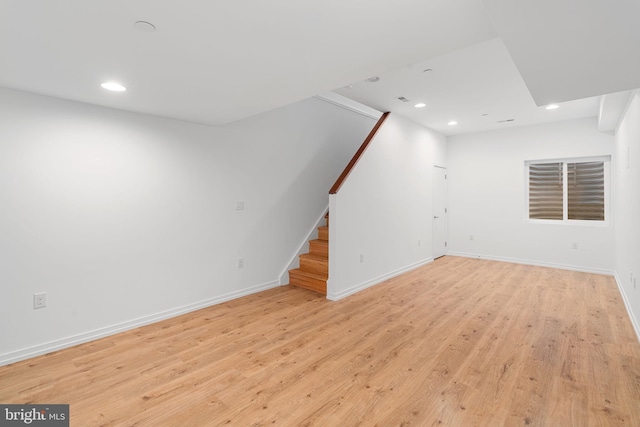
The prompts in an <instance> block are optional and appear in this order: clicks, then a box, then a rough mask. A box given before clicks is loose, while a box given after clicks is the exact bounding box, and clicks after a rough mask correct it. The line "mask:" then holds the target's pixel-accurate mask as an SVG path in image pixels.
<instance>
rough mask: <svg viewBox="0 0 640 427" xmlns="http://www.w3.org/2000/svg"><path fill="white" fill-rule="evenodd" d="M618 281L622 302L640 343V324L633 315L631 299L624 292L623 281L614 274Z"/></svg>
mask: <svg viewBox="0 0 640 427" xmlns="http://www.w3.org/2000/svg"><path fill="white" fill-rule="evenodd" d="M614 277H615V279H616V284H617V285H618V289H619V290H620V295H622V301H624V306H625V308H626V309H627V313H628V314H629V319H631V324H632V325H633V329H634V330H635V331H636V337H637V338H638V341H640V323H639V322H638V319H637V318H636V316H635V315H634V314H633V311H632V310H631V303H630V302H629V298H628V297H627V294H626V292H625V291H624V287H623V286H622V281H621V280H620V276H618V272H617V271H616V273H615V274H614Z"/></svg>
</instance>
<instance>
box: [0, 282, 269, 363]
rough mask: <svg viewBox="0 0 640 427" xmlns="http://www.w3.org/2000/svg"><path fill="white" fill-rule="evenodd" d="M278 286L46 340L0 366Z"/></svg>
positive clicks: (2, 357) (0, 357) (0, 359)
mask: <svg viewBox="0 0 640 427" xmlns="http://www.w3.org/2000/svg"><path fill="white" fill-rule="evenodd" d="M278 286H279V282H278V280H273V281H271V282H267V283H263V284H261V285H256V286H252V287H250V288H247V289H243V290H241V291H234V292H230V293H227V294H223V295H220V296H217V297H214V298H209V299H206V300H203V301H199V302H196V303H192V304H187V305H184V306H182V307H177V308H172V309H170V310H166V311H162V312H159V313H155V314H151V315H148V316H143V317H139V318H137V319H133V320H129V321H126V322H122V323H117V324H115V325H111V326H107V327H104V328H99V329H95V330H93V331H88V332H83V333H81V334H77V335H73V336H70V337H67V338H63V339H59V340H55V341H49V342H47V343H44V344H39V345H35V346H32V347H27V348H24V349H22V350H17V351H12V352H9V353H4V354H0V366H3V365H8V364H10V363H15V362H19V361H21V360H25V359H29V358H32V357H36V356H41V355H43V354H47V353H51V352H52V351H57V350H61V349H63V348H68V347H73V346H75V345H78V344H82V343H85V342H88V341H93V340H97V339H100V338H104V337H107V336H110V335H114V334H117V333H120V332H124V331H128V330H131V329H135V328H138V327H140V326H144V325H149V324H151V323H156V322H160V321H162V320H166V319H170V318H172V317H177V316H181V315H183V314H186V313H189V312H192V311H196V310H200V309H202V308H206V307H210V306H212V305H216V304H220V303H223V302H226V301H230V300H233V299H236V298H240V297H244V296H247V295H251V294H255V293H257V292H262V291H266V290H268V289H272V288H276V287H278Z"/></svg>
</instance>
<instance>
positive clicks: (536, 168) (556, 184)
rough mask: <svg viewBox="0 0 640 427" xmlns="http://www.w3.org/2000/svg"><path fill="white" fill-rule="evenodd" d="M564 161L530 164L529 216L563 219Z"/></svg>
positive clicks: (533, 217)
mask: <svg viewBox="0 0 640 427" xmlns="http://www.w3.org/2000/svg"><path fill="white" fill-rule="evenodd" d="M562 184H563V166H562V163H538V164H535V163H534V164H531V165H529V218H532V219H560V220H561V219H563V208H562V206H563V193H564V191H563V186H562Z"/></svg>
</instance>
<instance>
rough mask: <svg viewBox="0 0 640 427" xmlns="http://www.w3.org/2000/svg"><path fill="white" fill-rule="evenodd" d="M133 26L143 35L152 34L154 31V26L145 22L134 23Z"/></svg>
mask: <svg viewBox="0 0 640 427" xmlns="http://www.w3.org/2000/svg"><path fill="white" fill-rule="evenodd" d="M133 25H135V26H136V28H137V29H138V30H140V31H142V32H145V33H153V32H154V31H155V30H156V26H155V25H153V24H152V23H151V22H147V21H136V23H135V24H133Z"/></svg>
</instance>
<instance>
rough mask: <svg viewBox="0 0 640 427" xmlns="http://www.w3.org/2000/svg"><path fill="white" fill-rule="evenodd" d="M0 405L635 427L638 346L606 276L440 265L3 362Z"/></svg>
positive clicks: (79, 419) (327, 419)
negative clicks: (355, 288)
mask: <svg viewBox="0 0 640 427" xmlns="http://www.w3.org/2000/svg"><path fill="white" fill-rule="evenodd" d="M0 402H3V403H69V404H70V405H71V422H72V425H74V426H75V425H78V426H185V425H197V426H219V425H233V426H259V425H282V426H293V425H296V426H297V425H302V426H338V425H340V426H357V425H367V426H374V425H377V426H397V425H403V426H408V425H419V426H502V425H508V426H511V425H513V426H517V425H524V426H526V425H530V426H640V343H639V342H638V340H637V337H636V335H635V332H634V330H633V328H632V325H631V323H630V320H629V318H628V316H627V313H626V311H625V307H624V303H623V302H622V299H621V297H620V295H619V292H618V289H617V287H616V284H615V282H614V280H613V278H612V277H609V276H603V275H594V274H587V273H579V272H571V271H563V270H554V269H549V268H541V267H534V266H528V265H519V264H509V263H501V262H493V261H483V260H478V259H469V258H456V257H443V258H440V259H438V260H437V261H436V262H434V263H432V264H430V265H427V266H424V267H422V268H419V269H416V270H414V271H411V272H409V273H406V274H404V275H402V276H398V277H395V278H393V279H390V280H388V281H387V282H385V283H383V284H380V285H378V286H375V287H373V288H370V289H367V290H365V291H362V292H360V293H358V294H356V295H353V296H351V297H348V298H346V299H344V300H341V301H338V302H331V301H327V300H326V299H325V298H324V297H323V296H321V295H317V294H316V293H314V292H310V291H307V290H304V289H300V288H294V287H281V288H277V289H272V290H269V291H265V292H261V293H259V294H254V295H250V296H248V297H245V298H240V299H237V300H233V301H229V302H226V303H223V304H219V305H216V306H213V307H209V308H206V309H203V310H199V311H196V312H192V313H189V314H186V315H184V316H180V317H177V318H174V319H169V320H166V321H163V322H159V323H156V324H153V325H148V326H144V327H142V328H138V329H135V330H132V331H128V332H124V333H121V334H118V335H115V336H112V337H107V338H104V339H101V340H97V341H94V342H91V343H86V344H82V345H79V346H77V347H73V348H69V349H65V350H61V351H58V352H55V353H52V354H49V355H45V356H41V357H37V358H34V359H30V360H26V361H23V362H19V363H15V364H13V365H9V366H4V367H0Z"/></svg>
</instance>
